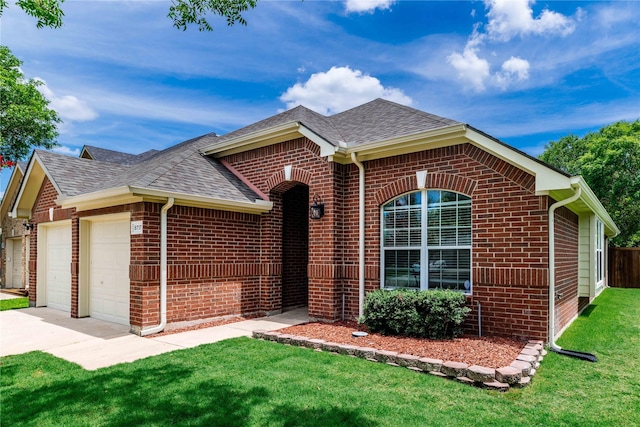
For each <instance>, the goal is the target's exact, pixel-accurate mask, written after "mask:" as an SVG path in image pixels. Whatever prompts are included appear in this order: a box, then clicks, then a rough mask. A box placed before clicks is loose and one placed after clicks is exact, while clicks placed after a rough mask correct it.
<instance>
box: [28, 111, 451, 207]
mask: <svg viewBox="0 0 640 427" xmlns="http://www.w3.org/2000/svg"><path fill="white" fill-rule="evenodd" d="M291 122H298V123H301V124H303V125H304V126H306V127H307V128H309V129H311V130H313V131H314V132H315V133H317V134H318V135H320V136H321V137H323V138H324V139H326V140H327V141H329V142H330V143H332V144H334V145H336V146H337V145H338V144H339V143H340V142H342V141H344V142H347V143H348V144H349V145H350V146H353V145H359V144H365V143H371V142H377V141H384V140H386V139H390V138H393V137H398V136H404V135H412V134H416V133H420V132H424V131H428V130H432V129H438V128H444V127H447V126H451V125H455V124H458V122H456V121H454V120H450V119H446V118H442V117H438V116H435V115H432V114H428V113H425V112H422V111H419V110H416V109H413V108H410V107H406V106H403V105H399V104H396V103H394V102H390V101H385V100H382V99H376V100H374V101H371V102H369V103H367V104H364V105H361V106H358V107H355V108H352V109H350V110H347V111H344V112H342V113H339V114H336V115H333V116H330V117H325V116H323V115H321V114H318V113H316V112H314V111H311V110H309V109H308V108H305V107H302V106H299V107H296V108H293V109H291V110H289V111H285V112H283V113H280V114H277V115H275V116H273V117H269V118H267V119H265V120H262V121H259V122H257V123H254V124H252V125H249V126H246V127H244V128H241V129H238V130H236V131H234V132H231V133H229V134H227V135H225V136H223V137H218V136H216V135H215V134H208V135H203V136H201V137H198V138H193V139H190V140H188V141H184V142H182V143H180V144H177V145H174V146H173V147H170V148H167V149H166V150H162V151H157V152H156V151H153V150H152V151H149V152H146V153H142V154H140V155H137V156H136V155H131V154H126V153H120V152H117V151H113V150H107V149H103V148H97V147H90V146H89V147H85V149H87V148H88V151H89V154H90V155H91V156H92V157H93V158H94V159H95V160H88V159H79V158H73V157H69V156H64V155H60V154H54V153H50V152H46V151H38V155H39V156H40V158H41V159H42V160H43V162H44V163H45V166H46V168H47V170H48V171H49V173H50V174H51V176H52V178H53V179H54V181H55V182H56V184H57V185H58V187H59V188H60V190H61V191H62V192H63V194H65V195H67V196H77V195H80V194H86V193H91V192H96V191H101V190H107V189H110V188H117V187H122V186H132V187H139V188H144V189H152V190H160V191H167V192H172V193H183V194H189V195H194V196H202V197H210V198H217V199H225V200H230V201H238V202H254V201H255V199H258V198H259V196H258V195H257V194H256V193H255V192H254V191H253V190H251V189H250V188H249V187H248V186H247V185H246V184H245V183H243V182H242V181H241V180H240V179H239V178H238V177H236V176H235V175H234V174H233V173H231V172H230V171H229V170H228V169H227V168H225V167H224V166H223V165H222V164H221V163H219V162H218V161H217V160H214V159H209V158H206V157H203V156H202V155H201V154H200V150H202V149H204V148H205V147H210V146H212V145H215V144H217V143H221V142H224V141H228V140H229V139H232V138H236V137H241V136H245V135H249V134H252V133H255V132H259V131H261V130H265V129H269V128H272V127H275V126H278V125H282V124H286V123H291Z"/></svg>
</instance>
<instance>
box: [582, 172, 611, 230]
mask: <svg viewBox="0 0 640 427" xmlns="http://www.w3.org/2000/svg"><path fill="white" fill-rule="evenodd" d="M571 182H572V184H573V185H574V186H580V188H581V189H582V193H581V196H580V200H582V202H583V203H584V204H585V205H586V206H587V207H588V208H589V210H590V211H591V212H593V213H594V214H595V215H596V216H597V217H598V218H600V220H601V221H602V223H603V224H604V226H605V231H606V234H607V236H609V237H615V236H617V235H618V234H620V229H619V228H618V226H617V225H616V223H615V222H614V221H613V218H611V215H609V212H607V210H606V209H605V207H604V206H603V205H602V203H601V202H600V199H598V197H597V196H596V195H595V193H594V192H593V190H592V189H591V187H589V185H588V184H587V182H586V181H585V180H584V178H583V177H582V176H574V177H572V178H571Z"/></svg>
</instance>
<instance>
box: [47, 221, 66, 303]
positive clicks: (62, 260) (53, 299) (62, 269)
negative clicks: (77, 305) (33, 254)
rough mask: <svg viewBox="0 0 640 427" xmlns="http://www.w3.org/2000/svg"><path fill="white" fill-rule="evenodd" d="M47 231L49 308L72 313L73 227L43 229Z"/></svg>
mask: <svg viewBox="0 0 640 427" xmlns="http://www.w3.org/2000/svg"><path fill="white" fill-rule="evenodd" d="M42 229H43V230H46V231H45V233H46V261H45V262H46V267H45V278H44V279H45V286H46V289H47V291H46V292H47V306H48V307H50V308H55V309H58V310H64V311H67V312H68V311H71V227H69V225H63V226H50V227H43V228H42Z"/></svg>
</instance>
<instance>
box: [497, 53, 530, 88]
mask: <svg viewBox="0 0 640 427" xmlns="http://www.w3.org/2000/svg"><path fill="white" fill-rule="evenodd" d="M494 77H495V81H496V84H497V85H498V86H499V87H501V88H503V90H504V89H506V88H507V87H508V86H509V85H510V84H512V83H514V82H520V81H524V80H528V79H529V61H527V60H526V59H522V58H516V57H514V56H512V57H511V58H509V59H507V60H506V61H504V62H503V63H502V70H501V71H499V72H497V73H496V74H495V76H494Z"/></svg>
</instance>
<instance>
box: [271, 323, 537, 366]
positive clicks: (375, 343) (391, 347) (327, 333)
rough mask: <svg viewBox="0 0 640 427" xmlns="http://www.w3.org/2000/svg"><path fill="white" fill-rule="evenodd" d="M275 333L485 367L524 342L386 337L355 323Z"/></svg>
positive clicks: (502, 362)
mask: <svg viewBox="0 0 640 427" xmlns="http://www.w3.org/2000/svg"><path fill="white" fill-rule="evenodd" d="M354 331H363V332H368V333H369V334H368V335H367V336H366V337H357V338H356V337H354V336H353V335H352V333H353V332H354ZM277 332H281V333H286V334H291V335H299V336H304V337H307V338H315V339H322V340H325V341H328V342H334V343H338V344H349V345H355V346H358V347H373V348H375V349H378V350H387V351H395V352H398V353H404V354H412V355H414V356H420V357H429V358H431V359H441V360H442V361H454V362H462V363H466V364H468V365H469V366H471V365H479V366H484V367H487V368H500V367H502V366H509V364H511V362H513V361H514V360H515V359H516V358H517V357H518V355H519V354H520V351H521V350H522V349H523V348H524V345H525V343H524V342H522V341H517V340H514V339H509V338H501V337H476V336H463V337H459V338H455V339H452V340H429V339H422V338H409V337H397V336H385V335H380V334H373V333H370V332H369V331H368V330H367V328H366V326H364V325H360V324H358V323H356V322H336V323H306V324H303V325H296V326H290V327H287V328H284V329H280V330H279V331H277Z"/></svg>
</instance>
